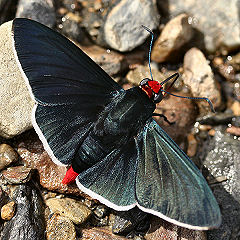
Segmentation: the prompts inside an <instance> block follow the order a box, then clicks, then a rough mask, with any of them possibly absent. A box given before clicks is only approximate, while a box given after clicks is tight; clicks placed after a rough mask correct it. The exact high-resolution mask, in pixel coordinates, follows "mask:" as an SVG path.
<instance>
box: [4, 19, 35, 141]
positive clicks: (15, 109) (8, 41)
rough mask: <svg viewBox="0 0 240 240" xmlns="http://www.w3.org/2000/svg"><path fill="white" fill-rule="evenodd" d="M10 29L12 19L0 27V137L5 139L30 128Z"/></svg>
mask: <svg viewBox="0 0 240 240" xmlns="http://www.w3.org/2000/svg"><path fill="white" fill-rule="evenodd" d="M11 29H12V21H10V22H7V23H4V24H2V25H1V26H0V49H1V51H0V109H1V114H0V136H2V137H5V138H11V137H14V136H15V135H18V134H20V133H22V132H24V131H26V130H28V129H30V128H31V127H32V123H31V111H32V108H33V105H34V101H33V100H32V99H31V97H30V94H29V92H28V89H27V86H26V83H25V81H24V79H23V77H22V75H21V72H20V70H19V68H18V65H17V62H16V59H15V56H14V53H13V47H12V46H13V42H12V32H11ZM19 103H21V104H19Z"/></svg>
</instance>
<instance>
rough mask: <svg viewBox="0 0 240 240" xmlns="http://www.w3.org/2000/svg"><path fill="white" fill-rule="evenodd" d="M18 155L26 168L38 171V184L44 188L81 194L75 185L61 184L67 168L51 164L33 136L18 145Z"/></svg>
mask: <svg viewBox="0 0 240 240" xmlns="http://www.w3.org/2000/svg"><path fill="white" fill-rule="evenodd" d="M18 153H19V155H20V157H21V159H22V163H23V164H24V165H25V166H26V167H28V168H32V169H37V170H38V173H39V177H40V184H41V185H42V186H43V187H44V188H47V189H48V190H57V191H59V192H62V193H70V194H76V195H81V194H82V193H81V191H80V190H79V189H78V188H77V186H76V185H75V184H73V185H68V186H67V185H63V184H62V183H61V182H62V179H63V178H64V176H65V173H66V171H67V168H66V167H63V166H58V165H56V164H55V163H53V162H52V160H51V158H50V157H49V156H48V154H47V152H46V151H45V150H44V149H43V146H42V143H41V142H40V140H39V139H38V137H37V136H36V135H35V134H33V135H32V137H31V139H29V140H27V141H24V142H20V143H19V145H18ZM83 195H84V194H83Z"/></svg>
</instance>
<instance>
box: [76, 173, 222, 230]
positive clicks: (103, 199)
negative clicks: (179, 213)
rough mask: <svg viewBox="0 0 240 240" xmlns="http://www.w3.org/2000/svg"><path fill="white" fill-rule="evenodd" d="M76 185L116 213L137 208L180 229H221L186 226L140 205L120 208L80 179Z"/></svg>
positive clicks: (135, 204)
mask: <svg viewBox="0 0 240 240" xmlns="http://www.w3.org/2000/svg"><path fill="white" fill-rule="evenodd" d="M76 184H77V186H78V188H79V189H80V190H81V191H83V192H85V193H86V194H87V195H89V196H90V197H92V198H94V199H97V200H98V201H100V202H101V203H103V204H105V205H106V206H108V207H110V208H112V209H114V210H116V211H128V210H130V209H132V208H134V207H135V206H137V207H138V208H139V209H140V210H142V211H143V212H146V213H150V214H152V215H155V216H157V217H159V218H162V219H164V220H166V221H168V222H170V223H173V224H175V225H177V226H180V227H184V228H188V229H193V230H209V229H214V228H217V227H219V225H220V223H219V224H217V225H216V226H209V227H208V226H206V227H201V226H193V225H190V224H186V223H182V222H179V221H177V220H175V219H172V218H169V217H167V216H166V215H164V214H162V213H160V212H157V211H154V210H152V209H148V208H145V207H142V206H141V205H140V204H139V203H137V202H136V203H134V204H131V205H128V206H119V205H116V204H114V203H112V202H110V201H109V200H107V199H106V198H104V197H102V196H100V195H99V194H97V193H95V192H93V191H91V190H90V189H88V188H85V187H84V186H83V185H82V184H81V183H80V182H79V179H78V177H77V178H76Z"/></svg>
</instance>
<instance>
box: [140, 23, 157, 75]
mask: <svg viewBox="0 0 240 240" xmlns="http://www.w3.org/2000/svg"><path fill="white" fill-rule="evenodd" d="M142 27H143V28H144V29H145V30H146V31H148V32H149V33H150V34H151V36H152V39H151V42H150V47H149V52H148V66H149V71H150V75H151V79H152V80H153V76H152V69H151V52H152V44H153V37H154V34H153V32H152V30H151V29H149V28H148V27H145V26H144V25H142Z"/></svg>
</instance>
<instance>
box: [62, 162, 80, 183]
mask: <svg viewBox="0 0 240 240" xmlns="http://www.w3.org/2000/svg"><path fill="white" fill-rule="evenodd" d="M78 174H79V173H76V172H74V170H73V168H72V166H71V167H70V168H69V169H68V170H67V172H66V174H65V177H64V178H63V180H62V184H71V183H73V182H74V181H75V179H76V177H77V176H78Z"/></svg>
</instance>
